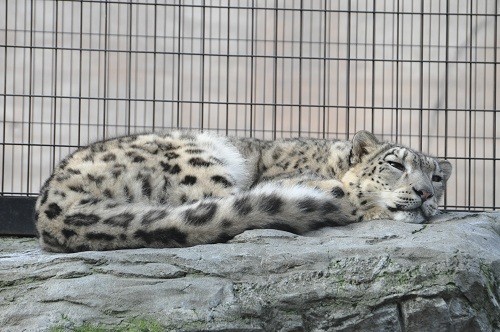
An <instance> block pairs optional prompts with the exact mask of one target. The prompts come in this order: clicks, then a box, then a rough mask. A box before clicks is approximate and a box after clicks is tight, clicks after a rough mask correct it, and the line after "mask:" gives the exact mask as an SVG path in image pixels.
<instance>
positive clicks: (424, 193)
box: [413, 188, 434, 202]
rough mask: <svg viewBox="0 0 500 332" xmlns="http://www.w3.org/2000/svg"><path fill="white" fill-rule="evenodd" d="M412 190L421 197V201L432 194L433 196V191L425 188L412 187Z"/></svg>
mask: <svg viewBox="0 0 500 332" xmlns="http://www.w3.org/2000/svg"><path fill="white" fill-rule="evenodd" d="M413 191H414V192H415V193H416V194H417V195H418V196H420V198H421V199H422V202H425V201H426V200H428V199H429V198H431V197H432V196H434V194H433V193H431V192H429V191H427V190H425V189H422V190H418V189H416V188H413Z"/></svg>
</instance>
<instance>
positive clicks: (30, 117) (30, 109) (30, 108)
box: [26, 0, 35, 193]
mask: <svg viewBox="0 0 500 332" xmlns="http://www.w3.org/2000/svg"><path fill="white" fill-rule="evenodd" d="M30 9H31V10H30V46H29V57H30V65H29V88H28V90H29V97H28V144H27V149H28V160H27V166H26V168H27V170H26V193H29V192H30V173H31V131H32V120H33V76H34V75H33V71H34V69H33V62H34V60H33V42H34V34H33V30H34V29H35V27H34V25H35V24H34V20H35V16H34V15H33V12H34V10H35V4H34V0H31V8H30Z"/></svg>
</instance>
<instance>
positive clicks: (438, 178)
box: [432, 175, 443, 182]
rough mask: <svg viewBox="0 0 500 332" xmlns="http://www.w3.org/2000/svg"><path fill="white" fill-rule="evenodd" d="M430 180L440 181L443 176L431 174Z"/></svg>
mask: <svg viewBox="0 0 500 332" xmlns="http://www.w3.org/2000/svg"><path fill="white" fill-rule="evenodd" d="M432 181H433V182H441V181H443V178H442V177H441V176H439V175H433V176H432Z"/></svg>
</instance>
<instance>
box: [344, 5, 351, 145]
mask: <svg viewBox="0 0 500 332" xmlns="http://www.w3.org/2000/svg"><path fill="white" fill-rule="evenodd" d="M350 77H351V1H349V2H348V3H347V67H346V123H345V127H346V128H345V139H349V117H350V92H351V91H350V90H351V89H350Z"/></svg>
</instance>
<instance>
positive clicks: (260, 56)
mask: <svg viewBox="0 0 500 332" xmlns="http://www.w3.org/2000/svg"><path fill="white" fill-rule="evenodd" d="M183 38H184V39H186V38H187V39H189V38H188V37H183ZM268 42H270V43H276V41H275V40H269V41H268ZM278 43H280V42H278ZM282 43H285V42H282ZM363 45H365V44H360V46H363ZM370 45H371V44H370ZM352 46H356V44H351V47H352ZM371 46H372V45H371ZM375 46H377V45H375ZM0 47H3V48H17V49H29V50H52V51H74V52H97V53H100V52H102V53H106V54H108V55H109V54H111V53H126V54H144V55H172V56H199V57H221V58H227V57H232V58H249V59H252V60H253V59H273V60H276V59H282V60H300V61H305V60H316V61H322V62H323V61H354V62H363V61H366V62H370V63H372V62H381V63H418V64H421V63H433V64H435V63H438V64H439V63H442V64H468V65H471V64H474V65H494V64H497V63H498V62H496V61H495V60H493V61H477V60H463V61H460V60H424V59H415V60H413V59H375V58H361V59H359V58H348V57H320V56H317V57H312V56H300V55H297V56H293V55H277V54H276V55H274V54H273V55H264V54H231V53H199V52H167V51H163V52H162V51H146V50H141V51H137V50H130V49H129V50H118V49H107V48H98V49H92V48H73V47H55V46H26V45H15V46H14V45H0ZM409 47H410V46H409ZM413 47H416V46H415V45H414V46H413ZM419 47H420V46H419ZM463 48H465V49H467V47H463Z"/></svg>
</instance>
